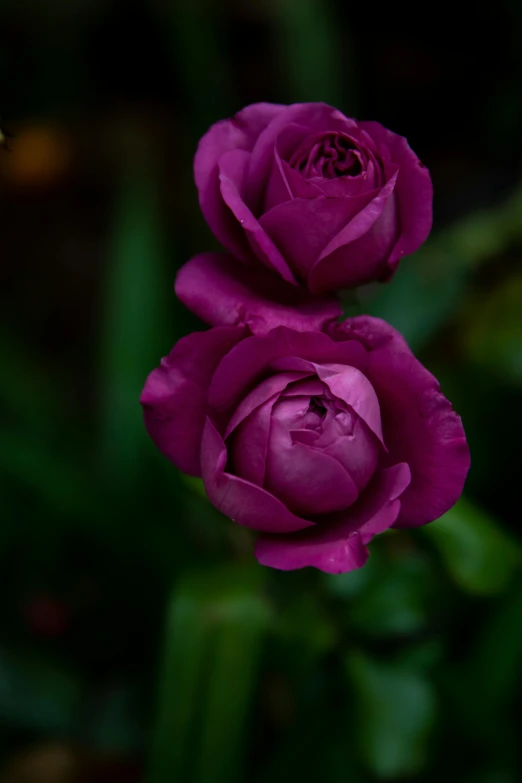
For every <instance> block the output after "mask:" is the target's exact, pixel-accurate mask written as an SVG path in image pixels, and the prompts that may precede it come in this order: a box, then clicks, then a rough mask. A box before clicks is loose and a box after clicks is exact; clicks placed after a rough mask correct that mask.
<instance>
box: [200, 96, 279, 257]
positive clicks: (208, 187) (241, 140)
mask: <svg viewBox="0 0 522 783" xmlns="http://www.w3.org/2000/svg"><path fill="white" fill-rule="evenodd" d="M285 109H286V106H278V105H276V104H270V103H255V104H253V105H251V106H247V107H246V108H245V109H243V110H242V111H240V112H239V113H238V114H236V115H235V117H232V119H227V120H222V121H221V122H217V123H216V124H215V125H212V127H211V128H210V129H209V130H208V131H207V133H206V134H205V135H204V136H203V138H202V139H201V141H200V142H199V146H198V149H197V152H196V156H195V158H194V177H195V180H196V187H197V189H198V193H199V203H200V206H201V211H202V212H203V215H204V216H205V220H206V221H207V223H208V225H209V226H210V228H211V230H212V232H213V233H214V234H215V236H216V237H217V239H219V241H220V242H221V243H222V244H223V245H224V246H225V247H226V248H227V249H228V250H230V251H231V252H232V253H234V254H235V255H236V256H237V257H238V258H241V259H243V260H246V259H247V258H248V257H249V255H250V248H249V247H248V242H247V241H246V239H245V237H244V235H243V233H242V231H241V226H240V225H238V224H237V221H236V220H235V218H234V216H233V215H232V213H231V212H230V210H229V208H228V207H227V205H226V204H225V202H224V201H223V197H222V196H221V191H220V187H219V171H218V162H219V159H220V158H221V156H222V155H223V154H224V153H225V152H228V151H229V150H237V149H240V150H251V149H252V148H253V146H254V144H255V142H256V140H257V138H258V136H259V135H260V133H261V132H262V130H263V129H264V128H265V127H266V126H267V125H268V124H269V123H270V122H271V121H272V120H273V119H274V117H276V116H277V115H278V114H279V113H280V112H281V111H284V110H285Z"/></svg>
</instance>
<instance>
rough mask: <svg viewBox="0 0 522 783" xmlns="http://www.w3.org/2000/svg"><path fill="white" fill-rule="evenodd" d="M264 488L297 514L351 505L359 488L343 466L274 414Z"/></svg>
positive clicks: (322, 511) (318, 512)
mask: <svg viewBox="0 0 522 783" xmlns="http://www.w3.org/2000/svg"><path fill="white" fill-rule="evenodd" d="M265 487H266V489H267V490H268V491H269V492H272V493H273V494H274V495H275V496H276V497H278V498H281V500H282V501H283V502H284V503H285V505H286V506H287V507H288V508H290V509H292V510H293V511H294V513H296V514H304V515H306V516H310V515H317V514H328V513H331V512H332V511H339V510H341V509H345V508H348V507H349V506H351V505H352V504H353V503H354V502H355V501H356V500H357V497H358V495H359V492H358V489H357V487H356V485H355V483H354V481H353V479H352V478H351V477H350V475H349V474H348V473H347V472H346V471H345V470H344V468H343V467H342V465H340V463H339V462H338V461H337V460H336V459H334V458H333V457H330V456H328V454H325V453H323V452H321V451H318V450H316V449H315V448H313V447H310V446H308V445H306V444H304V443H299V442H292V438H291V436H290V433H289V431H288V430H287V429H286V427H285V426H284V425H283V424H282V423H281V422H280V421H278V420H277V418H275V417H274V416H273V415H272V425H271V430H270V439H269V444H268V454H267V460H266V478H265Z"/></svg>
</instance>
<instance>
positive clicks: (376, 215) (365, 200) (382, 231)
mask: <svg viewBox="0 0 522 783" xmlns="http://www.w3.org/2000/svg"><path fill="white" fill-rule="evenodd" d="M194 173H195V179H196V185H197V188H198V192H199V202H200V206H201V209H202V212H203V215H204V216H205V219H206V221H207V223H208V225H209V226H210V228H211V229H212V231H213V232H214V234H215V236H216V237H217V238H218V239H219V241H220V242H221V243H222V244H223V245H224V246H225V247H226V248H227V250H229V251H230V252H231V253H232V254H233V255H234V256H235V257H236V258H238V259H240V260H242V261H244V262H247V263H250V264H251V263H252V262H255V261H257V262H258V263H259V262H261V263H262V264H264V265H265V266H267V267H268V268H269V269H272V270H274V271H275V272H277V273H278V274H279V275H281V276H282V277H283V278H284V279H285V280H287V281H289V282H291V283H294V284H295V283H304V284H305V285H306V286H307V287H308V288H309V289H310V291H312V292H314V293H324V292H328V291H334V290H336V289H339V288H347V287H353V286H357V285H360V284H363V283H368V282H370V281H374V280H387V279H389V278H390V277H391V275H392V274H393V272H394V271H395V269H396V268H397V265H398V263H399V261H400V259H401V258H402V257H403V256H405V255H408V254H409V253H413V252H414V251H415V250H417V248H418V247H419V246H420V245H421V244H422V243H423V242H424V240H425V239H426V237H427V236H428V234H429V232H430V229H431V223H432V200H433V189H432V184H431V180H430V176H429V173H428V170H427V169H426V168H425V166H423V164H422V163H421V162H420V161H419V159H418V158H417V156H416V155H415V153H414V152H413V151H412V150H411V149H410V147H409V146H408V143H407V141H406V139H405V138H403V137H402V136H398V135H397V134H396V133H393V132H392V131H390V130H387V129H386V128H384V127H383V126H382V125H380V124H379V123H378V122H358V121H356V120H353V119H350V118H348V117H345V116H344V114H342V113H341V112H340V111H338V110H337V109H334V108H332V107H330V106H327V105H325V104H323V103H302V104H294V105H291V106H279V105H274V104H269V103H258V104H254V105H252V106H247V107H246V108H245V109H243V110H242V111H240V112H239V113H238V114H236V116H235V117H233V118H232V119H227V120H222V121H221V122H218V123H216V124H215V125H213V126H212V127H211V128H210V130H209V131H208V132H207V133H206V134H205V136H203V138H202V139H201V141H200V144H199V147H198V150H197V152H196V157H195V161H194Z"/></svg>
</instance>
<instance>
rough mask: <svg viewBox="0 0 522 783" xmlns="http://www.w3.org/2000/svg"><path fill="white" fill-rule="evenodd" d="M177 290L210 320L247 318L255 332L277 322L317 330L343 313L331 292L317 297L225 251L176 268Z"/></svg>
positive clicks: (229, 321) (236, 322) (215, 322)
mask: <svg viewBox="0 0 522 783" xmlns="http://www.w3.org/2000/svg"><path fill="white" fill-rule="evenodd" d="M175 289H176V294H177V295H178V297H179V298H180V299H181V301H182V302H183V303H184V304H185V305H186V306H187V307H188V308H189V310H192V312H193V313H195V314H196V315H197V316H198V317H199V318H201V319H202V320H203V321H205V322H206V323H208V324H211V325H215V326H220V325H225V324H230V325H242V324H248V326H249V327H250V330H251V331H252V333H253V334H264V333H266V332H268V331H270V329H273V328H274V327H275V326H288V327H289V328H291V329H296V330H297V331H314V330H317V331H321V330H322V329H323V328H324V327H325V326H326V324H327V323H328V322H329V321H333V319H335V318H337V317H338V316H339V315H340V314H341V307H340V305H339V303H338V301H337V299H335V298H334V297H325V298H318V297H314V296H313V295H312V294H310V293H308V291H307V290H306V289H304V288H302V287H297V286H294V285H290V284H289V283H286V282H285V281H284V280H281V278H280V277H278V276H277V275H276V274H273V273H272V272H270V271H269V270H268V269H266V270H265V269H263V268H262V267H258V268H251V267H246V266H244V265H243V264H240V263H238V262H237V261H235V260H234V259H233V258H232V257H231V256H228V255H225V254H224V253H202V254H201V255H198V256H195V257H194V258H192V259H191V260H190V261H189V262H188V263H187V264H185V266H183V267H182V268H181V269H180V271H179V272H178V275H177V278H176V284H175Z"/></svg>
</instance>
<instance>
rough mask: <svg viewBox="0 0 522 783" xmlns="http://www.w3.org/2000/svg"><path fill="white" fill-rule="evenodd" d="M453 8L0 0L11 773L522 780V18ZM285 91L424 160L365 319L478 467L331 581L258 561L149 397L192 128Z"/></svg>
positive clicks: (185, 197) (186, 247)
mask: <svg viewBox="0 0 522 783" xmlns="http://www.w3.org/2000/svg"><path fill="white" fill-rule="evenodd" d="M463 8H464V7H463V6H462V8H460V7H459V6H458V4H455V3H454V2H453V3H450V2H439V3H437V4H436V5H434V6H429V7H427V6H418V7H417V8H416V9H415V13H412V10H409V11H408V13H406V10H405V9H402V10H401V9H400V8H399V7H397V5H396V4H387V5H382V6H381V5H379V4H377V5H375V4H368V3H359V4H354V3H343V2H341V0H336V1H334V0H328V1H326V0H322V1H321V0H257V1H254V0H252V2H250V3H246V2H241V1H240V0H228V2H224V1H223V2H211V0H177V2H176V0H171V1H170V2H167V0H152V1H151V2H148V3H147V2H145V0H143V1H142V2H129V1H128V0H127V2H117V0H112V2H111V0H75V1H74V2H71V1H70V0H47V2H45V3H43V2H37V0H25V2H21V1H20V0H0V112H1V114H2V129H3V130H7V129H9V130H10V131H12V132H13V133H14V138H12V139H11V140H10V142H9V146H10V148H11V151H10V152H6V153H5V154H4V153H3V152H1V151H0V237H1V249H0V253H1V268H0V280H1V311H2V316H3V318H2V324H1V327H0V368H1V369H0V378H1V383H0V428H1V429H0V574H1V579H2V582H1V583H2V590H1V592H0V781H1V783H78V782H80V783H97V782H98V781H108V782H109V783H120V782H121V783H132V781H142V780H146V781H147V783H171V782H172V781H178V780H179V781H184V783H222V782H223V783H224V781H227V783H234V781H236V783H239V782H240V781H249V783H250V782H251V781H252V783H265V781H266V782H267V783H268V781H270V783H278V781H287V780H289V779H290V777H291V778H295V779H297V780H300V781H302V782H303V783H305V781H316V780H321V781H323V780H324V781H339V780H349V781H350V783H371V781H374V780H382V779H385V780H394V781H403V780H408V779H414V780H423V781H424V780H426V781H433V782H434V783H435V781H439V780H440V779H441V777H443V778H444V779H448V778H449V779H451V780H453V779H455V780H459V782H460V783H467V782H468V781H469V782H470V783H471V782H473V783H517V781H520V779H521V777H522V765H521V759H520V752H519V747H518V744H517V730H516V726H517V719H516V716H517V715H519V714H520V709H521V707H522V698H521V697H522V682H521V667H520V665H519V661H520V659H521V655H522V573H521V536H520V501H519V489H520V469H521V463H520V460H519V452H520V437H521V433H522V427H521V424H522V395H521V393H520V390H521V384H522V266H521V264H520V261H521V254H522V171H521V162H522V156H521V149H520V144H521V141H520V140H521V138H522V100H521V95H522V59H521V57H520V49H521V45H522V6H521V5H520V4H519V3H516V2H515V1H514V0H497V2H495V3H493V4H492V3H491V2H488V3H486V2H478V3H476V4H474V6H473V7H470V9H469V10H468V11H464V10H463ZM301 100H323V101H326V102H330V103H332V104H334V105H336V106H337V107H338V108H340V109H342V110H343V111H344V112H345V113H346V114H348V115H350V116H356V117H359V118H362V119H376V120H378V121H380V122H382V123H383V124H384V125H386V126H387V127H389V128H391V129H393V130H394V131H396V132H398V133H401V134H403V135H405V136H407V138H408V140H409V141H410V144H411V146H412V147H413V149H414V150H415V151H416V152H417V154H418V155H419V156H420V157H421V159H422V160H423V161H424V162H425V163H426V164H427V165H428V167H429V168H430V171H431V174H432V178H433V181H434V186H435V223H434V230H433V234H432V237H431V238H430V240H429V242H428V243H427V244H426V246H425V247H424V248H423V249H421V250H420V251H419V252H418V253H417V254H415V256H414V257H412V258H409V259H407V260H405V261H403V263H402V265H401V268H400V270H399V273H398V274H397V276H396V277H395V279H394V282H393V284H392V285H391V286H387V287H382V286H381V287H370V288H369V289H366V290H365V291H362V292H361V293H360V295H359V305H358V308H359V310H360V311H364V312H370V313H373V314H377V315H381V316H382V317H384V318H387V319H388V320H389V321H391V323H393V324H394V325H396V326H397V327H398V328H399V329H401V330H402V331H403V333H404V334H405V336H406V337H407V339H408V340H409V342H410V345H411V346H412V348H413V350H414V351H415V352H416V353H417V355H418V356H419V357H420V358H421V359H422V361H424V362H425V364H426V365H427V366H428V367H429V368H430V369H431V370H432V371H433V372H434V373H435V374H436V375H437V377H438V378H439V379H440V381H441V384H442V388H443V390H444V391H445V393H446V394H447V395H448V397H449V398H450V399H451V400H452V402H453V403H454V405H455V407H456V409H457V410H458V411H459V412H460V413H461V415H462V417H463V420H464V424H465V427H466V431H467V433H468V438H469V443H470V448H471V454H472V469H471V472H470V476H469V480H468V483H467V487H466V492H465V498H464V499H463V500H462V501H461V502H459V503H458V504H457V506H456V507H455V508H454V509H453V510H452V511H451V512H449V513H448V514H447V515H446V516H445V517H444V518H443V519H442V520H440V521H438V522H435V523H433V524H432V525H429V526H427V527H426V528H424V529H422V530H418V531H414V532H411V533H409V532H391V533H388V534H385V535H383V536H381V537H380V538H379V539H378V540H375V541H374V542H373V543H372V545H371V553H372V554H371V558H370V561H369V563H368V565H367V566H366V567H365V568H364V569H362V570H361V571H358V572H354V573H351V574H347V575H343V576H339V577H330V576H327V575H324V574H321V573H319V572H316V571H312V570H305V571H301V572H294V573H288V574H285V573H279V572H275V571H269V570H268V569H264V568H262V567H261V566H259V565H258V564H257V563H256V561H255V559H254V558H253V555H252V538H251V536H250V534H249V532H248V531H246V530H242V529H238V528H235V527H234V526H233V525H232V523H230V522H229V521H228V520H225V519H224V518H222V517H220V515H219V514H217V512H215V511H214V510H213V509H212V508H211V507H210V506H209V505H208V504H207V502H206V500H205V498H204V494H203V493H202V490H201V487H200V485H199V483H198V482H197V481H194V480H190V479H186V478H185V477H183V476H182V475H181V474H179V473H178V472H177V471H176V470H175V469H174V468H173V467H172V466H171V465H170V464H169V463H168V462H167V461H166V460H164V459H163V458H162V457H161V456H160V455H159V454H157V453H156V451H155V449H154V447H153V445H152V443H150V442H149V441H148V439H147V437H146V435H145V433H144V429H143V424H142V419H141V412H140V408H139V405H138V397H139V393H140V390H141V387H142V385H143V382H144V380H145V377H146V375H147V373H148V372H149V371H150V370H151V369H152V368H153V367H155V366H156V365H157V363H158V360H159V358H160V357H161V356H162V355H164V354H166V353H167V352H168V351H169V349H170V347H171V345H172V344H173V343H174V342H175V340H176V339H178V338H179V337H180V336H182V335H183V334H185V333H187V332H188V331H190V330H192V329H194V328H200V327H199V325H198V323H197V321H196V319H194V318H193V317H192V316H190V315H189V314H188V313H187V312H186V311H185V310H184V308H183V307H182V306H181V304H180V303H179V302H177V301H176V300H175V298H174V295H173V291H172V281H173V278H174V275H175V272H176V270H177V269H178V268H179V266H180V265H181V264H182V263H184V262H185V261H186V260H188V258H189V257H190V256H191V254H193V253H195V252H198V251H201V250H206V249H211V248H213V247H215V246H216V245H215V241H214V240H213V238H212V237H211V236H210V233H209V231H208V229H207V228H206V226H205V224H204V221H203V218H202V216H201V215H200V213H199V211H198V206H197V196H196V192H195V187H194V185H193V181H192V158H193V155H194V151H195V147H196V144H197V140H198V138H199V137H200V136H201V135H202V134H203V133H204V132H205V130H206V129H207V128H208V127H209V125H210V124H211V123H213V122H215V121H217V120H218V119H221V118H222V117H226V116H230V115H231V114H233V113H234V112H235V111H237V110H239V109H240V108H241V107H242V106H244V105H245V104H248V103H252V102H255V101H276V102H282V103H292V102H296V101H301ZM353 310H354V308H353V305H352V309H351V311H353Z"/></svg>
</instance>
